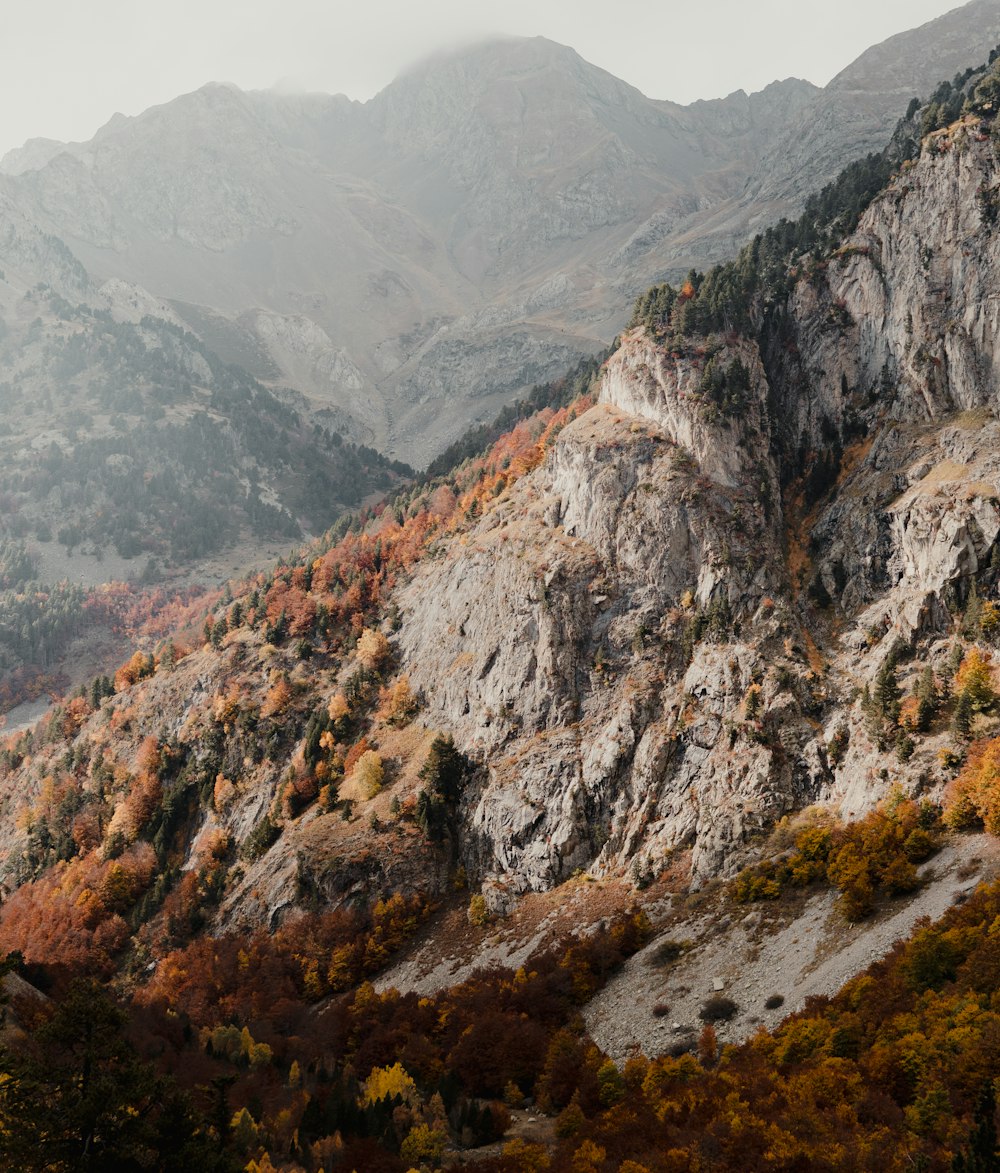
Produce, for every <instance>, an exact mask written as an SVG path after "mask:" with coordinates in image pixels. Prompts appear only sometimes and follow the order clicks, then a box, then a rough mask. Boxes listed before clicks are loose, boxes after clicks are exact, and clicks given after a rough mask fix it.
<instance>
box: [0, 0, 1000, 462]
mask: <svg viewBox="0 0 1000 1173" xmlns="http://www.w3.org/2000/svg"><path fill="white" fill-rule="evenodd" d="M998 39H1000V6H998V5H997V4H996V3H995V0H976V2H975V3H972V4H968V5H966V6H965V7H963V8H960V9H957V10H956V11H955V12H954V13H952V14H949V16H947V17H943V18H941V19H940V20H938V21H934V22H931V23H930V24H928V25H926V26H923V27H922V28H921V29H918V30H914V31H913V32H911V33H908V34H903V35H901V36H900V37H896V38H892V39H891V40H890V41H889V42H887V43H886V44H885V45H884V46H882V47H878V48H876V49H873V50H871V51H869V53H868V54H866V55H864V56H863V57H862V59H860V60H859V62H858V63H856V65H855V66H852V67H849V68H848V69H847V70H845V71H844V72H843V73H842V74H841V75H840V77H839V78H837V79H835V81H834V82H832V83H831V84H830V86H828V87H826V89H824V90H823V91H818V90H817V89H816V87H814V86H812V85H810V84H809V83H807V82H804V81H798V80H795V79H788V80H785V81H781V82H775V83H774V84H772V85H771V86H768V87H767V88H766V89H765V90H763V91H762V92H760V93H758V94H753V95H749V96H748V95H746V94H745V93H743V92H742V91H739V92H736V93H734V94H730V95H729V96H728V97H726V98H723V99H719V100H717V101H711V102H697V103H694V104H693V105H691V106H688V107H681V106H678V105H676V104H674V103H671V102H666V101H655V100H651V99H648V98H646V97H645V96H644V95H642V94H640V93H639V92H638V91H636V90H635V89H633V88H632V87H630V86H628V85H626V84H625V83H624V82H621V81H619V80H618V79H616V78H614V77H612V76H610V75H609V74H607V73H606V72H604V71H602V70H600V69H597V68H596V67H594V66H592V65H589V64H588V63H587V62H585V61H583V60H582V59H581V58H580V57H579V56H578V55H577V54H575V53H574V52H573V51H572V50H571V49H568V48H566V47H564V46H561V45H557V44H554V43H552V42H549V41H546V40H544V39H542V38H535V39H531V40H519V39H513V38H512V39H508V40H503V41H498V42H493V43H490V44H486V45H483V46H479V47H475V48H471V49H467V50H463V51H461V52H459V53H455V54H451V55H444V56H442V57H439V58H437V59H434V60H432V61H431V62H429V63H426V64H425V65H423V66H421V67H420V68H418V69H415V70H414V71H412V72H410V73H408V74H406V75H405V76H402V77H400V78H398V79H397V80H396V81H395V82H393V83H392V84H391V85H390V86H388V87H387V88H386V89H385V90H384V91H383V92H382V93H380V94H379V95H377V96H376V97H375V98H373V99H372V100H371V101H369V102H367V103H364V104H362V103H356V102H350V101H348V100H347V99H346V98H344V97H343V96H338V97H330V96H327V95H321V94H310V95H301V96H288V95H280V94H276V93H242V92H241V91H239V90H237V89H235V88H234V87H232V86H222V85H210V86H206V87H205V88H203V89H201V90H198V91H196V92H194V93H192V94H187V95H185V96H183V97H180V98H178V99H176V100H175V101H174V102H171V103H168V104H166V105H164V106H160V107H156V108H154V109H151V110H148V111H146V112H145V113H144V114H142V115H139V116H138V117H135V118H125V117H122V116H116V117H115V118H113V119H112V120H111V121H110V122H109V123H108V124H107V125H106V126H105V127H103V128H102V129H101V130H100V131H99V132H98V133H97V135H95V137H94V138H93V139H92V140H91V141H90V142H89V143H76V144H57V143H52V142H48V141H46V142H39V143H32V144H28V145H27V146H26V147H25V148H23V149H21V150H19V151H16V152H12V153H11V154H10V155H9V156H8V157H7V160H6V162H5V164H4V168H5V170H6V172H7V179H6V184H7V186H8V188H9V189H10V190H11V191H12V192H16V193H17V198H18V199H19V200H21V201H23V202H25V204H26V206H28V207H30V209H31V215H32V216H33V217H34V218H35V219H36V220H37V221H38V223H39V224H41V225H42V226H43V227H44V228H45V230H46V231H47V232H49V233H52V234H54V235H55V236H57V237H59V238H60V239H62V240H64V241H66V242H67V244H69V246H70V247H71V248H72V250H73V251H74V253H75V254H76V255H77V256H78V257H79V258H80V259H81V261H82V262H83V263H84V265H85V266H86V267H87V268H88V270H90V271H91V272H93V273H94V274H95V275H96V276H97V277H98V278H101V279H104V278H117V279H124V280H126V281H129V282H132V283H135V284H138V285H140V286H142V287H144V288H146V289H149V290H151V291H153V293H154V294H155V295H156V296H157V297H158V298H160V299H168V300H169V301H170V302H171V304H172V308H173V310H174V311H175V312H176V313H177V314H178V315H179V317H180V318H181V319H182V320H183V321H184V322H185V324H186V325H187V326H188V328H190V329H191V330H193V331H194V332H195V333H196V334H198V335H199V337H200V338H201V339H202V340H203V341H204V342H205V343H206V344H207V345H208V346H209V347H210V348H211V349H213V350H214V351H216V352H217V353H219V354H220V355H221V356H222V357H223V358H224V359H226V360H228V361H232V362H236V363H238V364H239V365H241V366H243V367H245V368H247V369H248V370H250V371H251V372H252V373H253V374H254V375H255V376H257V377H258V378H260V379H262V380H263V381H265V382H266V383H268V384H271V385H275V386H276V385H280V384H288V385H291V386H293V387H295V388H296V389H298V390H299V391H301V392H303V393H304V394H305V395H306V396H307V397H308V402H309V406H310V408H311V410H312V411H313V412H314V413H318V414H317V416H316V418H318V419H319V420H320V422H322V423H324V424H326V423H332V425H333V426H335V427H336V428H337V429H338V430H341V431H343V432H344V434H345V435H346V436H347V437H348V438H351V439H355V440H360V441H362V442H364V443H367V444H371V445H373V446H374V447H376V448H378V449H379V450H381V451H385V452H389V453H390V454H392V455H395V456H399V457H400V458H402V459H404V460H406V461H408V462H410V463H413V464H416V465H426V464H427V463H428V462H429V461H430V460H431V459H432V458H433V457H434V456H435V455H437V453H439V452H440V451H441V450H442V449H443V448H444V447H446V446H447V444H449V443H450V442H452V441H454V440H455V439H456V438H457V437H458V436H460V435H461V434H462V432H463V431H464V430H465V429H466V428H467V427H468V426H469V425H470V424H471V423H474V422H476V423H478V422H482V421H483V420H484V419H488V418H490V417H491V416H492V415H494V414H495V413H496V411H497V410H498V408H499V407H500V406H501V405H502V404H503V403H505V402H509V401H510V399H511V398H513V397H514V396H515V395H516V394H517V393H518V392H519V391H520V390H522V389H524V388H525V387H528V386H530V385H532V384H533V383H538V382H542V381H544V380H545V379H547V378H551V377H554V376H556V375H558V373H559V372H560V371H562V370H564V369H565V368H566V367H567V366H568V365H569V364H570V363H571V362H572V361H573V360H574V359H575V358H577V357H578V356H580V355H582V354H593V353H595V352H596V351H598V350H600V349H602V347H603V346H605V345H607V344H608V343H609V342H610V341H611V340H612V338H613V337H614V336H615V334H616V333H617V331H618V330H619V329H620V328H621V326H622V325H623V322H624V317H623V312H622V307H623V306H624V305H626V304H627V303H628V302H629V301H630V300H631V299H632V297H634V296H635V294H636V293H638V292H639V291H640V290H641V289H643V288H645V287H647V286H648V285H649V284H650V283H651V282H652V281H654V280H659V279H662V278H663V277H664V276H671V275H679V274H681V273H683V272H686V270H687V269H688V268H689V267H690V266H691V265H704V264H705V263H706V262H711V261H714V260H717V259H724V258H726V257H729V256H731V255H733V253H734V252H735V251H736V250H737V249H738V248H739V247H740V245H741V244H742V243H743V242H744V241H745V240H746V239H747V237H748V236H749V235H750V233H751V232H752V231H753V230H754V229H756V228H757V227H758V226H760V225H761V224H764V223H768V222H772V221H773V220H777V219H778V218H779V217H780V216H781V215H786V214H795V213H797V212H798V210H799V208H800V207H801V204H802V201H803V199H804V197H805V195H806V194H807V193H808V191H810V190H813V189H814V188H815V187H818V186H821V185H822V184H823V183H824V182H825V181H826V180H828V179H831V178H833V176H834V175H835V174H836V173H837V172H838V171H839V169H840V168H841V167H842V166H843V165H844V164H845V163H847V162H848V161H849V160H850V159H852V158H855V157H857V156H858V155H860V154H863V153H864V152H866V151H870V150H878V149H881V147H882V146H883V145H884V143H885V141H886V139H887V138H888V136H889V133H890V132H891V129H892V127H893V126H894V124H895V122H896V120H897V119H898V118H899V117H900V116H901V115H902V113H903V112H904V110H905V108H906V105H907V103H908V102H909V100H910V99H911V98H912V97H913V96H914V95H915V94H917V93H920V92H922V91H923V90H925V89H929V88H930V87H931V86H932V85H933V84H935V82H936V81H937V80H938V79H939V78H941V77H943V76H949V77H950V76H951V75H952V73H953V72H954V71H955V70H958V69H961V68H963V67H964V66H966V65H968V64H970V63H973V64H975V63H978V62H979V61H981V60H984V59H985V55H986V53H987V51H988V49H989V48H990V47H991V46H992V45H993V44H994V43H996V41H997V40H998ZM887 62H888V63H890V64H887Z"/></svg>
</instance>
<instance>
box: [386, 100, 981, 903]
mask: <svg viewBox="0 0 1000 1173" xmlns="http://www.w3.org/2000/svg"><path fill="white" fill-rule="evenodd" d="M998 178H1000V176H998V166H997V154H996V148H995V146H994V144H993V143H992V142H991V141H989V139H988V137H987V136H986V135H984V134H982V133H981V132H980V130H979V129H978V124H976V123H974V122H972V121H970V122H966V123H959V124H956V125H955V126H953V127H951V128H950V129H948V130H946V131H943V132H939V133H938V134H936V135H935V136H932V137H931V138H930V139H929V140H927V142H926V143H925V144H924V148H923V153H922V156H921V158H920V161H919V162H918V163H917V164H916V165H913V166H907V167H905V168H904V169H903V170H902V172H901V173H900V174H899V176H898V177H897V178H896V179H895V180H894V181H893V182H892V183H891V185H890V186H889V188H888V190H887V191H886V192H885V193H884V194H883V195H881V196H880V197H879V198H878V199H876V201H875V202H874V203H873V205H872V206H871V207H870V208H869V209H868V211H867V212H866V213H865V214H864V216H863V217H862V219H861V221H860V223H859V225H858V228H857V230H856V231H855V232H854V234H853V235H852V236H851V237H850V238H848V239H847V240H845V241H844V242H843V244H842V246H841V247H840V248H839V249H838V250H837V252H836V254H835V255H834V257H833V258H832V259H831V260H830V262H829V264H828V265H827V266H825V267H821V268H820V269H818V270H816V271H815V272H813V273H812V274H811V276H810V277H809V278H802V279H800V280H799V281H798V283H797V284H795V285H794V288H793V289H792V292H791V294H790V295H789V297H788V300H787V304H786V305H785V307H784V309H783V311H782V312H781V313H780V314H774V315H771V316H770V317H769V318H768V319H767V321H766V322H764V323H762V325H761V328H760V330H759V331H757V332H756V333H755V334H754V336H753V338H752V339H750V338H745V339H738V340H734V339H732V338H730V340H728V341H725V340H723V339H722V338H720V337H718V336H716V337H714V338H711V339H704V340H702V341H701V342H700V343H698V344H697V345H688V346H687V347H686V348H685V349H684V350H683V351H682V352H681V353H678V351H677V350H676V348H675V349H673V350H671V349H670V347H671V345H674V344H670V343H667V344H659V343H657V342H656V341H655V340H653V339H652V338H651V337H650V336H649V335H648V334H647V333H646V332H645V331H644V330H642V329H640V330H637V331H633V332H632V333H630V334H628V335H626V337H625V338H624V340H623V342H622V345H621V348H620V349H619V350H618V351H617V353H616V354H615V355H614V356H613V357H612V359H611V360H610V361H609V362H608V364H607V366H606V369H605V371H604V373H603V376H602V379H601V384H600V397H599V402H598V403H597V404H596V405H595V406H594V407H593V408H591V409H590V410H589V411H587V412H586V413H584V414H583V415H581V416H580V417H579V418H578V419H576V420H575V421H573V422H572V423H571V424H569V425H568V426H567V427H566V428H565V429H564V430H563V431H562V433H561V434H560V435H559V437H558V439H557V440H556V441H555V443H554V444H553V446H552V448H551V450H550V452H549V453H548V456H547V459H546V460H545V462H544V464H543V465H542V466H541V467H540V468H538V469H537V470H536V471H535V472H534V473H532V474H531V476H530V477H528V478H525V479H524V480H522V481H520V482H519V483H518V484H517V485H516V486H515V487H514V488H513V489H512V490H509V491H508V492H506V493H505V494H503V495H502V496H501V497H500V498H499V499H498V501H497V502H496V503H495V504H494V506H493V507H492V508H491V509H490V511H489V512H488V513H487V514H486V516H485V517H483V518H482V520H480V521H479V522H478V523H477V524H476V525H475V527H474V528H473V529H472V530H471V531H470V532H469V533H468V534H467V535H465V536H463V537H462V538H460V539H455V540H453V541H452V542H451V544H450V545H449V546H448V547H446V548H445V549H444V550H443V551H442V553H441V556H440V557H439V558H437V559H435V560H433V561H431V562H429V563H427V564H426V565H424V567H423V568H422V569H421V570H420V571H419V572H418V573H417V575H416V576H415V577H414V579H413V581H412V582H411V583H410V585H409V586H408V587H407V588H406V589H405V591H404V592H403V593H402V597H401V605H402V608H403V624H402V631H401V634H400V645H401V648H402V650H403V652H404V656H405V660H406V662H407V664H408V666H409V668H410V672H411V675H412V677H413V679H414V680H415V681H417V682H419V684H420V685H421V686H422V687H423V688H424V690H425V691H426V693H427V696H428V698H429V704H430V710H431V713H432V714H433V717H434V719H435V720H436V721H437V722H439V723H440V724H442V725H443V726H445V727H447V728H449V729H452V730H454V731H455V733H456V736H457V737H458V738H459V739H460V742H461V744H462V746H463V747H464V748H466V749H467V750H468V751H469V752H471V753H473V754H475V755H478V756H479V757H481V759H482V760H483V761H484V762H485V763H486V774H485V777H484V780H483V783H482V785H481V787H480V788H479V789H478V790H477V791H476V793H475V794H473V795H471V796H470V797H469V798H468V799H467V804H466V808H465V811H464V817H465V821H466V826H467V829H468V833H469V837H470V839H469V842H470V846H469V851H470V855H471V856H472V857H474V859H475V861H476V862H477V863H478V865H479V866H480V867H481V868H482V869H483V870H484V871H485V872H486V873H487V874H492V875H493V876H494V877H495V878H496V879H497V882H498V886H499V887H500V888H503V887H504V886H509V887H513V888H514V889H519V888H521V889H523V888H525V887H542V886H547V885H549V884H551V883H553V882H555V881H557V880H558V879H559V878H561V877H564V876H565V875H566V874H567V873H568V872H569V871H572V869H573V868H575V867H578V866H585V867H596V868H597V869H598V870H602V869H620V868H624V867H626V866H628V865H629V864H630V862H632V861H638V862H634V863H632V866H634V867H635V869H636V871H637V872H640V873H641V872H642V870H643V869H645V868H647V867H652V868H655V869H657V870H658V869H660V868H662V867H664V866H667V863H668V862H669V860H670V859H671V857H672V856H673V855H674V854H675V853H677V852H678V851H681V850H682V849H687V848H690V849H691V850H692V856H691V868H692V871H693V875H694V877H695V878H696V879H697V878H699V877H701V878H705V877H707V876H709V875H713V874H717V873H719V872H720V871H722V872H725V871H727V870H729V869H731V868H732V867H733V866H735V864H736V862H737V861H738V860H739V858H740V856H741V849H742V848H743V846H744V845H745V844H746V843H747V842H748V841H749V840H750V839H751V838H752V836H753V834H754V832H756V831H758V830H759V829H761V828H762V827H764V826H765V825H767V824H768V823H769V822H771V821H772V820H774V819H775V818H776V817H777V816H779V815H780V814H781V813H783V812H784V811H787V810H790V809H792V808H793V807H797V806H800V805H802V804H804V803H807V802H810V801H813V800H816V799H819V798H825V799H832V800H834V801H837V802H843V804H844V808H845V810H850V811H852V812H856V811H858V810H860V809H862V808H863V807H864V806H866V805H869V804H870V803H872V802H873V801H876V800H877V799H878V798H880V797H882V796H884V795H885V794H886V793H887V790H888V786H889V784H890V781H889V780H890V779H891V780H894V781H898V782H901V783H903V784H904V785H907V786H913V787H917V788H918V789H919V788H927V787H931V788H933V787H934V786H935V785H936V784H939V783H940V781H941V780H942V776H941V774H940V771H939V767H938V764H937V761H936V757H935V753H936V749H937V748H938V747H939V746H940V744H941V740H940V738H938V739H936V740H935V739H931V740H930V741H929V742H928V743H927V744H923V743H922V744H921V745H920V746H919V747H918V749H917V752H916V753H915V754H914V755H913V757H912V758H910V759H909V760H908V761H906V762H905V764H904V763H903V762H901V761H898V760H897V759H896V758H894V757H890V758H889V759H888V769H887V768H886V759H885V756H884V754H881V753H880V752H879V750H878V749H877V747H876V746H875V744H874V742H873V738H872V736H871V734H870V733H869V732H868V731H866V728H865V726H864V723H863V720H862V716H861V714H860V711H859V709H858V706H857V704H856V694H857V691H858V688H859V686H860V685H862V684H863V683H865V682H866V681H867V682H872V681H873V679H874V676H875V673H876V671H877V669H878V667H879V666H880V664H881V663H882V662H883V661H884V659H885V657H886V654H887V652H888V650H889V648H890V646H892V645H893V644H894V642H897V641H902V643H903V644H904V645H906V646H907V647H908V648H912V647H915V646H918V645H919V646H920V647H921V648H922V649H923V656H924V658H926V659H927V660H928V661H929V662H933V663H940V661H941V658H942V657H943V654H944V649H945V646H946V643H947V639H948V637H949V636H950V635H951V633H952V631H953V629H954V628H953V619H952V614H953V612H954V609H955V607H956V605H959V604H961V603H963V602H964V600H965V598H966V597H967V596H968V594H969V591H970V589H971V586H972V584H973V583H974V582H976V583H977V586H978V589H979V591H980V593H981V594H983V593H988V592H989V591H990V590H992V588H993V584H994V580H995V577H996V571H995V570H994V569H992V566H993V565H994V564H995V556H994V551H995V549H996V540H997V537H998V533H1000V505H998V497H1000V458H998V457H997V452H998V446H997V441H998V438H1000V429H998V424H997V420H996V415H995V413H996V411H997V409H998V406H1000V404H998V400H997V390H996V388H997V385H998V383H997V339H998V333H997V329H998V319H997V305H996V299H995V297H994V295H993V293H992V290H994V289H995V288H997V285H998V280H1000V272H998V271H997V269H998V265H1000V250H998V239H997V233H996V229H995V224H994V218H995V217H994V213H993V211H992V209H993V208H994V206H995V202H996V199H997V193H998ZM713 370H714V372H716V377H715V378H714V379H713V378H712V377H711V372H712V371H713ZM718 372H726V373H727V374H728V375H729V382H730V384H731V385H733V384H735V385H738V386H739V387H740V391H739V393H738V395H737V396H736V399H732V398H731V399H730V400H729V402H728V407H727V408H726V409H720V408H719V406H718V405H717V403H716V402H715V401H714V400H713V388H715V390H716V391H717V388H718V385H719V379H718V374H717V373H718ZM736 372H741V373H742V372H745V375H743V377H742V378H741V377H739V376H737V375H736ZM831 451H832V452H833V453H834V454H835V457H836V461H835V463H836V467H833V468H832V469H831V473H830V482H831V484H832V487H830V486H825V487H824V486H821V487H820V489H819V490H818V491H817V492H814V493H813V497H812V499H810V500H808V501H805V502H803V500H802V492H803V490H802V485H803V484H804V483H805V482H806V481H807V480H808V478H809V475H810V473H812V472H813V465H814V463H815V462H816V461H817V460H818V459H819V457H818V456H817V455H816V454H817V453H820V454H822V455H823V456H824V458H825V459H827V460H830V459H831V457H830V453H831ZM779 485H782V486H784V494H783V499H784V501H785V502H786V504H787V506H788V509H789V512H788V515H787V516H786V515H784V514H783V507H782V504H781V500H782V493H781V491H780V490H779ZM807 514H808V516H806V515H807ZM991 559H992V561H991ZM807 586H808V587H811V591H810V592H809V593H807V592H806V591H805V589H804V588H806V587H807ZM825 598H828V599H829V600H832V602H831V603H830V605H829V606H820V605H819V604H818V603H817V602H816V600H817V599H825ZM949 608H951V610H949ZM817 645H818V646H817ZM915 671H916V670H915V669H913V668H911V669H909V670H906V669H904V672H903V677H904V684H905V683H906V682H907V680H908V678H909V677H912V676H913V674H914V673H915ZM911 682H912V681H911ZM841 728H843V729H844V730H846V731H847V735H848V737H849V748H847V750H846V753H844V755H843V756H842V757H841V756H840V755H838V756H837V760H836V762H835V764H834V763H833V762H831V760H830V757H829V756H828V752H827V751H828V742H829V741H830V739H831V738H833V736H834V734H835V733H836V732H837V731H838V730H839V729H841ZM496 899H500V897H499V896H496Z"/></svg>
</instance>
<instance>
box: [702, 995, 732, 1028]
mask: <svg viewBox="0 0 1000 1173" xmlns="http://www.w3.org/2000/svg"><path fill="white" fill-rule="evenodd" d="M737 1010H739V1007H738V1006H737V1005H736V1003H735V1002H734V1001H733V1000H732V998H724V997H722V996H721V995H719V996H717V997H714V998H709V999H708V1001H707V1002H706V1003H705V1004H704V1006H702V1008H701V1009H700V1010H699V1011H698V1017H699V1018H700V1019H701V1020H702V1022H728V1021H729V1020H730V1019H731V1018H732V1017H733V1015H734V1014H735V1013H736V1011H737Z"/></svg>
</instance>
